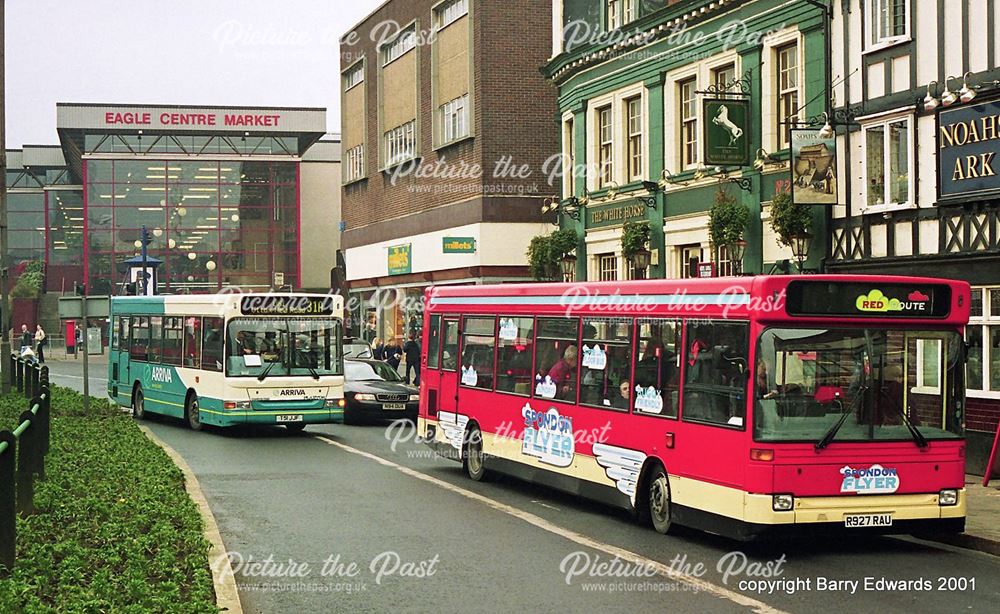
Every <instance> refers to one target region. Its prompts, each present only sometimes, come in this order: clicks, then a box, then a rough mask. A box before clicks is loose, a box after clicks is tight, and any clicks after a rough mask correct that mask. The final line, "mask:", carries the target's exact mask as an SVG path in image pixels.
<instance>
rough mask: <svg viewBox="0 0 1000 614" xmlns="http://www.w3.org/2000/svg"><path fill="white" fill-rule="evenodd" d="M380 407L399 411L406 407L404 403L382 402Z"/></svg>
mask: <svg viewBox="0 0 1000 614" xmlns="http://www.w3.org/2000/svg"><path fill="white" fill-rule="evenodd" d="M382 409H384V410H386V411H388V410H396V411H400V410H404V409H406V403H383V404H382Z"/></svg>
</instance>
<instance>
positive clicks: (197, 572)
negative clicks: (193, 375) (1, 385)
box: [0, 387, 217, 614]
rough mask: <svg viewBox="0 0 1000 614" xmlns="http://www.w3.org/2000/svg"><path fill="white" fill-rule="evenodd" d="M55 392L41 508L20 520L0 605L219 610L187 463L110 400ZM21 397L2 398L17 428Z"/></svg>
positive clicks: (38, 499)
mask: <svg viewBox="0 0 1000 614" xmlns="http://www.w3.org/2000/svg"><path fill="white" fill-rule="evenodd" d="M82 404H83V397H82V395H80V394H79V393H77V392H75V391H73V390H69V389H67V388H61V387H55V388H54V389H53V404H52V442H51V447H50V450H49V454H48V456H47V458H46V476H47V478H48V479H47V480H46V481H44V482H36V490H35V505H36V507H37V509H38V514H37V515H35V516H32V517H30V518H28V519H19V520H18V524H17V564H16V565H15V568H14V572H13V574H11V575H10V577H9V578H7V579H2V580H0V612H25V613H28V614H32V613H35V612H51V611H62V612H216V611H217V608H216V607H215V595H214V592H213V588H212V574H211V571H210V570H209V567H208V556H207V552H208V548H209V543H208V542H207V541H206V540H205V538H204V536H203V534H202V522H201V517H200V516H199V515H198V509H197V507H195V504H194V503H193V502H192V501H191V499H190V498H189V497H188V495H187V493H186V492H185V490H184V478H183V475H182V474H181V472H180V470H179V469H178V468H177V467H176V466H175V465H174V464H173V462H172V461H171V460H170V458H169V457H168V456H167V455H166V454H165V453H164V452H163V450H161V449H160V448H159V447H158V446H157V445H156V444H154V443H153V442H152V441H150V440H149V439H147V438H146V436H145V435H143V433H142V431H140V430H139V428H138V427H137V426H136V425H135V423H134V422H133V420H132V418H131V417H130V416H128V415H127V414H123V413H121V411H120V410H119V409H117V408H114V407H112V406H111V405H110V404H109V403H108V402H107V401H104V400H98V399H93V400H92V401H91V404H90V407H91V409H90V412H89V413H88V414H86V415H85V414H84V412H83V405H82ZM26 407H27V403H26V402H25V400H24V398H23V397H19V396H16V395H11V396H6V397H0V428H13V427H14V426H15V422H16V420H17V417H18V415H19V414H20V413H21V412H23V411H24V410H25V409H26Z"/></svg>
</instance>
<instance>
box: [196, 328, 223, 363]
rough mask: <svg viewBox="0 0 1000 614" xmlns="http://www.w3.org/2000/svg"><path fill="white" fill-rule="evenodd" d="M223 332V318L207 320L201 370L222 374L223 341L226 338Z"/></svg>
mask: <svg viewBox="0 0 1000 614" xmlns="http://www.w3.org/2000/svg"><path fill="white" fill-rule="evenodd" d="M222 331H223V319H222V318H205V330H204V334H203V335H202V339H203V341H202V346H201V352H202V362H201V368H202V369H204V370H206V371H215V372H217V373H221V372H222V364H223V362H222V359H223V353H222V352H223V341H224V340H225V336H224V335H223V333H222Z"/></svg>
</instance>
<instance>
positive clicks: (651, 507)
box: [646, 466, 671, 535]
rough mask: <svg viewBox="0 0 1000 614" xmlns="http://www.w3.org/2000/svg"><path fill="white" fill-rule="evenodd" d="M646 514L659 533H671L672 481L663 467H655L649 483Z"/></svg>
mask: <svg viewBox="0 0 1000 614" xmlns="http://www.w3.org/2000/svg"><path fill="white" fill-rule="evenodd" d="M646 505H647V506H648V508H647V510H646V513H647V514H648V515H649V520H650V522H651V523H652V525H653V528H654V529H655V530H656V532H657V533H661V534H663V535H666V534H667V533H669V532H670V528H671V521H670V481H669V480H668V479H667V472H666V471H664V470H663V467H659V466H657V467H654V468H653V469H652V472H651V473H650V476H649V481H648V482H647V494H646Z"/></svg>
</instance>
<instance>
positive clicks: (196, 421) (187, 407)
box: [184, 394, 202, 431]
mask: <svg viewBox="0 0 1000 614" xmlns="http://www.w3.org/2000/svg"><path fill="white" fill-rule="evenodd" d="M184 419H185V420H187V423H188V426H189V427H191V430H192V431H200V430H201V426H202V425H201V408H200V407H198V397H196V396H194V395H193V394H192V395H190V396H188V398H187V402H185V403H184Z"/></svg>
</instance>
